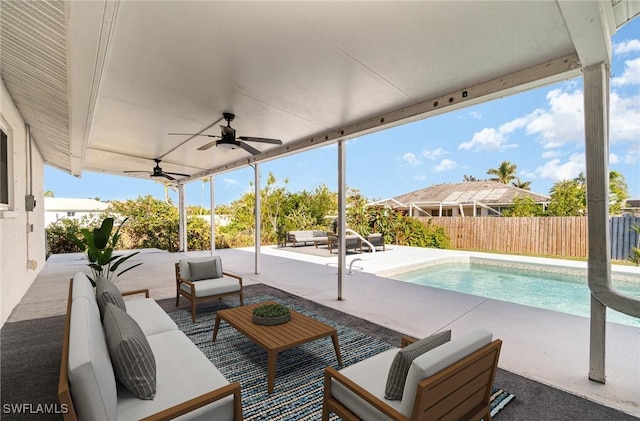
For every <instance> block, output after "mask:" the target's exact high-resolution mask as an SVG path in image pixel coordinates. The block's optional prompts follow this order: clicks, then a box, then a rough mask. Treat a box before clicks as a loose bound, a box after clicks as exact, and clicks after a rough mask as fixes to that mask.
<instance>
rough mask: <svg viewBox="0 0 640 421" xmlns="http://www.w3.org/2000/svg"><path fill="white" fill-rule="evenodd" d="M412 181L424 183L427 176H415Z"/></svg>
mask: <svg viewBox="0 0 640 421" xmlns="http://www.w3.org/2000/svg"><path fill="white" fill-rule="evenodd" d="M413 179H414V180H416V181H424V180H426V179H427V176H426V175H424V174H422V175H416V176H415V177H413Z"/></svg>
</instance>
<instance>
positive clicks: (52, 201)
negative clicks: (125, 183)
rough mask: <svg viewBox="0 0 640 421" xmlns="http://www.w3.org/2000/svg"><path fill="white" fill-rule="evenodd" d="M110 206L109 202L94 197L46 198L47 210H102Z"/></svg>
mask: <svg viewBox="0 0 640 421" xmlns="http://www.w3.org/2000/svg"><path fill="white" fill-rule="evenodd" d="M108 207H109V204H108V203H105V202H101V201H99V200H94V199H69V198H62V197H45V198H44V211H45V212H101V211H103V210H105V209H107V208H108Z"/></svg>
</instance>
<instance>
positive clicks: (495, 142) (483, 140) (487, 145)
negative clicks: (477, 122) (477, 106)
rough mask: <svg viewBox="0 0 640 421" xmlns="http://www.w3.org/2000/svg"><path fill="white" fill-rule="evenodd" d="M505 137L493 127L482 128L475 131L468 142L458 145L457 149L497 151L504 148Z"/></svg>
mask: <svg viewBox="0 0 640 421" xmlns="http://www.w3.org/2000/svg"><path fill="white" fill-rule="evenodd" d="M506 141H507V139H506V137H505V136H504V134H503V133H501V132H500V131H499V130H496V129H493V128H484V129H482V130H480V131H479V132H475V133H474V134H473V137H472V138H471V140H470V141H469V142H463V143H461V144H460V145H458V149H463V150H471V149H473V150H474V151H497V150H502V149H504V148H505V147H506V146H507V145H505V143H506Z"/></svg>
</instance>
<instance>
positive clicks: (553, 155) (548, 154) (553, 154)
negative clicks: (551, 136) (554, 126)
mask: <svg viewBox="0 0 640 421" xmlns="http://www.w3.org/2000/svg"><path fill="white" fill-rule="evenodd" d="M559 156H562V152H560V151H557V150H551V151H545V152H543V153H542V157H543V158H544V159H551V158H557V157H559Z"/></svg>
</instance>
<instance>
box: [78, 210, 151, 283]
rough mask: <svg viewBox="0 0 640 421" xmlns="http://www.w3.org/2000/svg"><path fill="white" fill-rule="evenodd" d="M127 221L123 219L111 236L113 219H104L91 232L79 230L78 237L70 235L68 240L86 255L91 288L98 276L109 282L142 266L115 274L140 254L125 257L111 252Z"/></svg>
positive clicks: (138, 264) (130, 267)
mask: <svg viewBox="0 0 640 421" xmlns="http://www.w3.org/2000/svg"><path fill="white" fill-rule="evenodd" d="M127 219H128V218H125V219H124V221H122V224H120V226H119V227H118V228H117V229H116V231H115V232H114V233H113V234H112V231H113V222H114V220H113V218H105V219H104V220H103V221H102V224H101V225H100V227H99V228H95V229H93V230H90V229H87V228H83V229H81V230H80V233H79V236H78V235H77V234H73V233H71V234H70V240H71V241H72V242H73V243H74V244H76V245H77V246H78V247H79V248H80V250H82V251H83V252H85V251H86V253H87V258H88V259H89V264H88V266H89V267H90V268H91V273H92V276H88V278H89V279H90V280H91V283H92V284H93V286H96V283H97V281H98V277H99V276H100V275H102V276H103V277H105V278H106V279H108V280H111V279H112V278H113V277H117V276H120V275H122V274H123V273H125V272H128V271H130V270H131V269H133V268H135V267H137V266H140V265H141V264H142V263H137V264H135V265H133V266H129V267H128V268H126V269H124V270H122V271H121V272H119V273H116V270H118V268H120V265H122V264H123V263H124V262H126V261H127V260H129V259H130V258H131V257H133V256H135V255H136V254H138V253H140V252H139V251H136V252H135V253H131V254H128V255H126V256H122V255H114V254H113V250H114V249H115V248H116V246H117V244H118V241H120V227H122V225H124V223H125V222H126V221H127Z"/></svg>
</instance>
